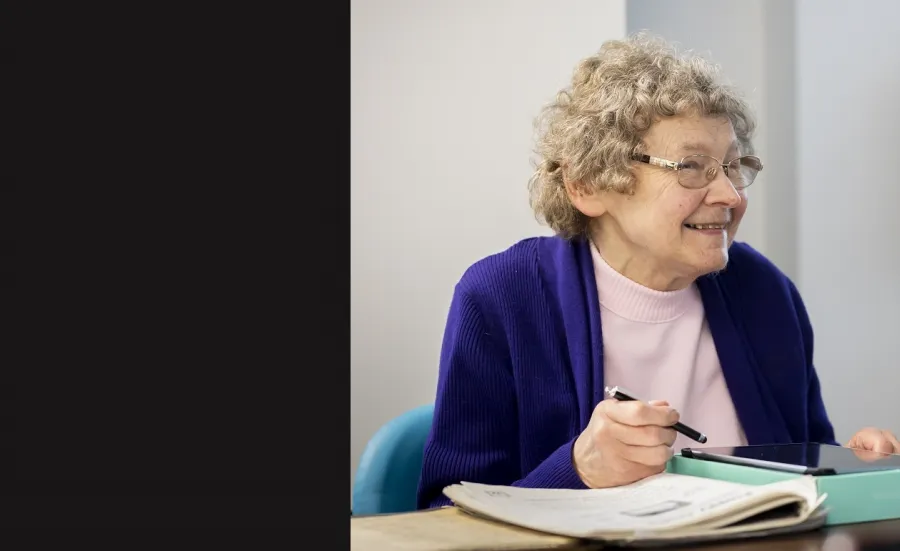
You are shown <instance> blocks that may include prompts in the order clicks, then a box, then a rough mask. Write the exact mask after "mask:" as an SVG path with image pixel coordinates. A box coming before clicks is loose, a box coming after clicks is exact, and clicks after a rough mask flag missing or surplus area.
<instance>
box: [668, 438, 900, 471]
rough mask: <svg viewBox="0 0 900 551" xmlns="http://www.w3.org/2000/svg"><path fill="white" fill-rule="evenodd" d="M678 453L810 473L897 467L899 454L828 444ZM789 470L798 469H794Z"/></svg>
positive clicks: (709, 449) (698, 449) (711, 449)
mask: <svg viewBox="0 0 900 551" xmlns="http://www.w3.org/2000/svg"><path fill="white" fill-rule="evenodd" d="M682 455H683V456H685V457H693V458H696V459H705V460H712V461H722V462H726V463H737V464H744V465H752V466H756V467H762V468H775V469H776V470H789V469H779V468H778V466H779V465H793V466H794V467H805V468H807V469H808V472H810V473H811V474H818V475H829V474H848V473H859V472H866V471H876V470H886V469H900V455H893V454H882V453H876V452H869V451H865V450H855V449H851V448H845V447H843V446H833V445H830V444H778V445H772V446H737V447H722V448H714V447H710V448H685V449H684V450H682ZM744 460H749V461H744ZM763 462H764V463H763ZM791 470H794V472H798V470H796V469H791Z"/></svg>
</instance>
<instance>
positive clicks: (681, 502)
mask: <svg viewBox="0 0 900 551" xmlns="http://www.w3.org/2000/svg"><path fill="white" fill-rule="evenodd" d="M444 493H445V494H446V495H447V496H448V497H450V498H451V499H452V500H453V501H454V503H455V504H456V505H457V506H458V507H460V508H463V509H466V510H469V511H470V512H473V513H475V514H478V515H482V516H486V517H489V518H492V519H495V520H500V521H503V522H507V523H510V524H515V525H518V526H522V527H525V528H531V529H534V530H539V531H542V532H547V533H551V534H558V535H561V536H569V537H578V538H592V539H594V538H599V539H618V538H626V539H629V538H641V537H660V536H665V535H672V536H683V535H685V534H691V533H694V534H697V533H703V532H709V531H711V530H716V529H723V528H727V527H728V526H731V525H734V526H735V528H733V529H732V530H726V531H734V530H747V529H754V528H771V527H775V526H784V525H788V524H799V523H802V522H803V521H804V520H806V518H807V517H808V516H809V515H810V514H811V513H812V512H813V511H814V510H815V509H816V508H817V507H818V506H819V505H820V504H821V502H822V501H823V500H824V496H819V495H818V491H817V487H816V482H815V480H814V479H813V478H812V477H808V476H807V477H798V478H795V479H790V480H785V481H781V482H777V483H773V484H766V485H759V486H753V485H746V484H739V483H734V482H726V481H721V480H714V479H709V478H701V477H694V476H687V475H679V474H674V473H661V474H659V475H655V476H652V477H649V478H646V479H644V480H641V481H639V482H636V483H634V484H629V485H626V486H621V487H616V488H604V489H597V490H558V489H534V488H517V487H509V486H494V485H486V484H476V483H471V482H463V483H461V484H457V485H453V486H449V487H448V488H446V489H445V490H444ZM792 504H793V505H795V506H794V507H784V506H786V505H792ZM773 510H779V512H780V514H777V515H774V516H773V515H771V514H770V515H768V516H766V517H764V519H763V521H762V522H760V523H756V524H753V523H744V524H736V523H739V522H740V521H742V520H745V519H752V517H754V516H755V515H759V514H761V513H765V512H767V511H773Z"/></svg>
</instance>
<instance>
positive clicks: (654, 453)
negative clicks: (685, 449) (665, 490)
mask: <svg viewBox="0 0 900 551" xmlns="http://www.w3.org/2000/svg"><path fill="white" fill-rule="evenodd" d="M621 455H622V457H623V458H625V459H627V460H628V461H631V462H632V463H637V464H639V465H644V466H647V467H659V466H661V465H662V466H664V465H665V464H666V462H667V461H669V459H672V455H674V452H673V451H672V448H671V447H670V446H664V445H659V446H629V445H627V444H626V445H623V446H622V450H621Z"/></svg>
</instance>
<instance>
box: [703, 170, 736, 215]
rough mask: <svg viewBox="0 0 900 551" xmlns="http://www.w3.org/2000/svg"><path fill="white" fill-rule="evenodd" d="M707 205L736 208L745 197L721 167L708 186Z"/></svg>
mask: <svg viewBox="0 0 900 551" xmlns="http://www.w3.org/2000/svg"><path fill="white" fill-rule="evenodd" d="M706 190H707V192H706V199H705V200H704V202H705V203H706V204H707V205H715V206H723V207H727V208H735V207H737V206H738V205H740V204H741V201H743V199H742V198H741V194H740V193H738V191H737V189H735V187H734V184H732V183H731V180H729V179H728V176H726V175H725V172H724V171H722V170H721V169H719V171H718V174H716V177H715V178H714V179H713V180H712V181H711V182H710V183H709V185H708V186H706Z"/></svg>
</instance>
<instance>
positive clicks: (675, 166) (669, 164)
mask: <svg viewBox="0 0 900 551" xmlns="http://www.w3.org/2000/svg"><path fill="white" fill-rule="evenodd" d="M691 157H706V158H708V159H712V160H714V161H715V162H716V164H717V165H718V166H720V167H722V172H724V173H725V177H726V178H727V177H728V165H729V164H731V163H733V162H734V161H737V160H739V159H753V160H755V161H756V163H757V164H758V165H759V168H758V169H756V173H757V174H759V173H760V172H762V169H763V164H762V160H760V158H759V157H757V156H756V155H741V156H740V157H735V158H734V159H731V160H730V161H728V163H724V162H723V161H722V160H720V159H717V158H715V157H713V156H712V155H704V154H703V153H695V154H692V155H685V156H684V157H682V158H681V161H678V162H676V161H669V160H668V159H662V158H660V157H652V156H650V155H645V154H642V153H641V154H637V153H636V154H634V155H633V156H632V158H633V159H634V160H635V161H639V162H642V163H647V164H648V165H653V166H658V167H660V168H668V169H671V170H674V171H676V172H678V171H680V170H682V169H683V168H684V161H685V159H689V158H691ZM741 164H743V163H741ZM714 179H715V175H713V177H712V178H707V181H706V183H705V184H704V185H702V186H700V187H696V188H690V187H688V189H703V188H705V187H706V186H708V185H709V184H710V183H711V182H712V181H713V180H714ZM728 181H729V182H731V185H733V186H734V187H735V189H747V188H748V187H750V186H751V185H753V182H755V181H756V176H754V177H753V181H751V182H750V183H749V184H747V185H745V186H740V187H738V186H737V185H735V183H734V181H733V180H732V179H731V178H728ZM678 183H679V185H682V186H683V185H684V184H682V183H681V178H680V177H679V178H678ZM684 187H687V186H684Z"/></svg>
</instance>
